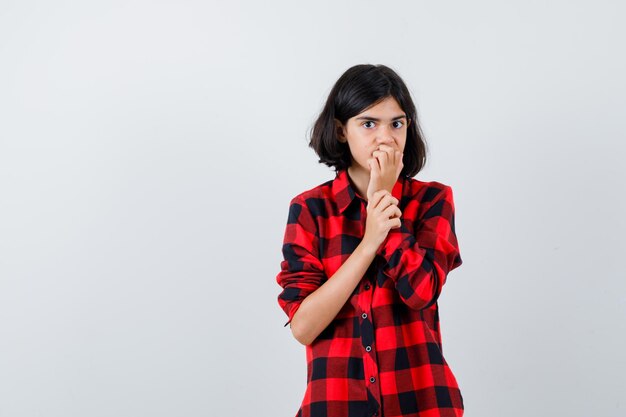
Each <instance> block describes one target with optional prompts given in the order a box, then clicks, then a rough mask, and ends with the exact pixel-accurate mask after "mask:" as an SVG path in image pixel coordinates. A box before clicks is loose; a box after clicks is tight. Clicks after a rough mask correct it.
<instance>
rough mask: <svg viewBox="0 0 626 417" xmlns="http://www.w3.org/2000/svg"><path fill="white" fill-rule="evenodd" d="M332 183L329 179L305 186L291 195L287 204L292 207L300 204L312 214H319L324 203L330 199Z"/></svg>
mask: <svg viewBox="0 0 626 417" xmlns="http://www.w3.org/2000/svg"><path fill="white" fill-rule="evenodd" d="M332 184H333V180H332V179H331V180H327V181H324V182H322V183H320V184H318V185H315V186H313V187H310V188H307V189H306V190H304V191H302V192H300V193H298V194H296V195H295V196H293V197H292V198H291V200H290V202H289V205H290V206H292V207H293V206H294V205H295V206H300V207H301V208H303V209H305V210H308V211H309V212H311V214H313V215H318V214H321V213H320V211H324V209H323V207H324V205H325V204H326V203H327V202H328V201H330V200H331V199H332Z"/></svg>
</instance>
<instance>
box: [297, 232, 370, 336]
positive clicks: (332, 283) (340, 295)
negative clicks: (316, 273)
mask: <svg viewBox="0 0 626 417" xmlns="http://www.w3.org/2000/svg"><path fill="white" fill-rule="evenodd" d="M375 256H376V248H372V247H371V246H370V245H368V244H366V243H365V242H361V244H359V246H357V248H356V249H355V250H354V252H352V254H351V255H350V256H349V257H348V258H347V259H346V261H345V262H344V263H343V265H341V267H340V268H339V269H338V270H337V271H336V272H335V274H334V275H333V276H332V277H330V278H329V279H328V280H326V282H324V284H322V285H321V286H320V287H319V288H318V289H317V290H315V291H313V292H312V293H311V294H309V295H308V296H307V297H306V298H305V299H304V300H302V303H301V304H300V307H299V308H298V310H297V311H296V312H295V314H294V316H293V319H292V321H291V332H292V333H293V335H294V337H295V338H296V340H298V341H299V342H300V343H302V344H303V345H308V344H310V343H312V342H313V341H314V340H315V338H316V337H317V336H319V334H320V333H321V332H322V331H323V330H324V329H325V328H326V327H327V326H328V325H329V324H330V322H331V321H333V319H334V318H335V317H336V316H337V313H339V311H340V310H341V308H342V307H343V306H344V305H345V303H346V301H347V300H348V298H350V295H351V294H352V292H353V291H354V288H355V287H356V286H357V285H358V283H359V282H360V281H361V279H362V278H363V275H365V272H366V271H367V269H368V268H369V266H370V264H371V263H372V261H373V260H374V257H375Z"/></svg>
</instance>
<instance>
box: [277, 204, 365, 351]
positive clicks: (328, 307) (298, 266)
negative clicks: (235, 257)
mask: <svg viewBox="0 0 626 417" xmlns="http://www.w3.org/2000/svg"><path fill="white" fill-rule="evenodd" d="M318 241H319V236H318V232H317V227H316V224H315V221H314V219H313V217H312V216H311V213H310V211H309V209H308V207H307V204H306V202H305V201H300V200H295V199H294V200H292V202H291V205H290V208H289V219H288V222H287V228H286V230H285V238H284V242H283V255H284V260H283V261H282V262H281V271H280V272H279V273H278V275H277V276H276V281H277V282H278V284H279V285H280V286H281V287H283V291H282V292H281V293H280V294H279V296H278V303H279V305H280V306H281V308H282V309H283V310H284V311H285V313H286V314H287V316H288V318H289V320H288V321H287V323H285V326H286V325H287V324H289V323H291V326H290V327H291V332H292V334H293V336H294V338H295V339H296V340H298V341H299V342H300V343H301V344H303V345H308V344H310V343H312V342H313V341H314V340H315V338H317V336H319V334H320V333H321V332H322V331H323V330H324V329H325V328H326V327H327V326H328V325H329V324H330V322H331V321H332V320H333V319H334V318H335V317H336V316H337V313H339V311H340V310H341V308H342V307H343V306H344V305H345V303H346V301H347V300H348V298H350V296H351V294H352V292H353V291H354V288H355V287H356V286H357V285H358V283H359V282H360V281H361V278H362V277H363V275H364V274H365V272H366V271H367V268H368V267H369V265H370V264H371V263H372V260H373V259H374V257H375V256H376V253H375V251H371V250H368V249H367V248H365V247H362V246H361V245H359V246H358V247H357V248H356V249H355V250H354V252H353V253H352V254H351V255H350V257H349V258H347V259H346V261H345V262H344V263H343V264H342V265H341V267H340V268H339V269H338V270H337V271H336V272H335V274H334V275H333V276H332V279H326V276H325V274H324V267H323V265H322V262H321V261H320V260H319V258H318V257H317V256H316V255H314V254H316V253H318V252H319V246H318Z"/></svg>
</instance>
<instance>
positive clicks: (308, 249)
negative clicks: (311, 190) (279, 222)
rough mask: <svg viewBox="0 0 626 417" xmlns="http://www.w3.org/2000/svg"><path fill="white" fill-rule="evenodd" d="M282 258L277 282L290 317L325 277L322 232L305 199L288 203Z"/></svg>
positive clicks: (282, 306)
mask: <svg viewBox="0 0 626 417" xmlns="http://www.w3.org/2000/svg"><path fill="white" fill-rule="evenodd" d="M282 252H283V261H282V262H281V264H280V267H281V270H280V272H279V273H278V275H277V276H276V282H277V283H278V284H279V285H280V286H281V287H282V288H283V291H282V292H281V293H280V294H279V295H278V304H279V305H280V307H281V308H282V309H283V310H284V311H285V313H286V314H287V317H288V318H289V320H287V322H286V323H285V325H284V326H283V327H285V326H287V324H289V323H291V319H292V318H293V316H294V314H295V313H296V311H297V310H298V308H299V307H300V304H301V303H302V300H304V299H305V298H306V297H307V296H308V295H309V294H311V293H312V292H313V291H315V290H316V289H317V288H319V287H320V286H321V285H322V283H323V281H325V280H326V275H325V273H324V266H323V264H322V262H321V261H320V259H319V258H318V255H316V254H318V253H319V234H318V232H317V225H316V222H315V220H314V219H313V216H312V215H311V212H310V210H309V208H308V206H307V204H306V202H305V201H303V200H301V199H298V198H297V197H296V198H294V199H292V201H291V203H290V206H289V216H288V219H287V226H286V228H285V237H284V240H283V247H282Z"/></svg>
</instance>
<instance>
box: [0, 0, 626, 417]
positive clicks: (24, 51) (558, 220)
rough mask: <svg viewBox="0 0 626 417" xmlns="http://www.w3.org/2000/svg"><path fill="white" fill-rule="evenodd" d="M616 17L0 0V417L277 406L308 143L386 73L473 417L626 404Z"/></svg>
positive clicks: (463, 6) (326, 175) (284, 406)
mask: <svg viewBox="0 0 626 417" xmlns="http://www.w3.org/2000/svg"><path fill="white" fill-rule="evenodd" d="M625 11H626V7H625V6H624V5H623V3H621V2H617V1H593V2H592V1H587V2H583V1H553V2H538V1H531V2H528V1H524V2H521V1H520V2H498V1H478V2H464V1H454V2H445V3H441V2H425V1H418V2H415V1H399V2H385V3H384V2H372V1H351V2H347V1H346V2H335V1H316V2H314V3H312V2H309V3H302V2H288V1H274V2H255V1H248V2H234V1H229V2H213V3H207V2H204V1H182V0H176V1H159V2H149V1H118V2H112V1H101V2H92V1H74V2H69V1H65V2H63V1H55V2H48V1H38V2H37V1H6V0H3V1H1V2H0V60H1V61H0V173H1V175H0V211H1V212H0V251H1V252H0V416H2V417H5V416H6V417H23V416H29V417H30V416H46V417H53V416H62V417H69V416H77V417H78V416H80V417H83V416H90V417H98V416H116V417H121V416H148V415H150V416H181V415H184V416H241V415H252V414H254V415H255V416H268V417H269V416H292V415H295V412H296V410H297V408H298V406H299V404H300V402H301V400H302V395H303V394H304V388H305V383H306V381H305V378H306V360H305V356H304V354H305V350H304V346H302V345H300V344H299V343H298V342H297V341H295V340H294V339H293V338H292V336H291V333H290V330H289V328H288V327H283V324H284V322H285V321H286V316H285V314H284V312H283V311H282V310H280V308H279V306H278V303H277V300H276V297H277V295H278V294H279V292H280V290H281V288H280V287H279V286H278V285H277V284H276V282H275V276H276V274H277V273H278V271H279V264H280V261H281V252H280V249H281V243H282V238H283V232H284V227H285V224H286V220H287V209H288V203H289V201H290V199H291V197H293V196H294V195H296V194H297V193H299V192H301V191H303V190H305V189H308V188H311V187H313V186H315V185H318V184H319V183H321V182H324V181H327V180H329V179H332V178H333V176H334V174H333V172H332V170H331V169H329V168H327V167H326V166H324V165H321V164H318V163H317V157H316V155H315V154H314V153H313V151H312V150H311V149H309V148H308V147H307V141H306V140H307V138H306V134H307V132H308V130H309V128H310V127H311V124H312V122H313V120H314V119H315V116H316V115H317V113H318V112H319V110H320V109H321V107H322V105H323V102H324V100H325V98H326V96H327V94H328V93H329V91H330V88H331V86H332V84H333V83H334V82H335V80H336V79H337V78H338V77H339V76H340V75H341V73H343V71H345V70H346V69H347V68H349V67H350V66H352V65H355V64H359V63H372V64H385V65H388V66H390V67H392V68H394V69H395V70H396V71H397V72H398V73H399V74H400V75H401V76H402V77H403V78H404V80H405V81H406V83H407V84H408V86H409V88H410V89H411V91H412V93H413V97H414V99H415V102H416V104H417V107H418V112H419V115H420V117H421V122H422V125H423V129H424V131H425V133H426V137H427V140H428V144H429V162H428V165H427V167H426V169H425V170H424V171H422V172H421V173H420V174H418V176H417V177H416V178H418V179H421V180H437V181H441V182H444V183H446V184H449V185H451V186H452V188H453V191H454V195H455V203H456V210H457V211H456V227H457V235H458V239H459V242H460V249H461V254H462V258H463V260H464V264H463V265H462V266H461V267H460V268H459V269H458V270H455V271H454V272H452V273H451V274H450V276H449V280H448V282H447V284H446V287H445V290H444V292H443V294H442V296H441V298H440V314H441V320H442V322H441V325H442V334H443V348H444V354H445V356H446V358H447V360H448V362H449V363H450V365H451V367H452V369H453V371H454V372H455V375H456V376H457V379H458V381H459V384H460V386H461V389H462V392H463V394H464V399H465V405H466V415H467V416H468V417H491V416H493V417H496V416H502V415H507V416H512V417H514V416H520V417H521V416H554V415H567V416H572V417H578V416H580V417H583V416H584V417H587V416H590V415H593V416H597V417H600V416H602V417H617V416H623V415H625V414H626V402H625V400H624V393H625V392H626V377H625V376H624V375H625V374H626V360H625V359H624V355H623V352H624V351H625V350H626V340H625V339H626V337H625V335H626V320H625V318H626V284H625V282H626V280H625V279H624V278H625V273H624V269H623V266H622V264H623V260H624V257H625V253H626V245H625V243H624V234H625V233H626V225H625V221H624V213H625V212H626V207H625V198H624V179H625V178H626V169H625V168H624V165H625V163H624V157H625V156H626V155H625V145H624V142H625V139H626V135H625V133H626V123H625V120H626V118H625V111H624V110H625V109H626V82H625V80H624V75H623V74H624V73H626V68H625V67H626V65H625V64H626V60H625V58H624V54H623V51H624V42H623V40H624V39H626V29H625V28H624V25H623V21H624V12H625Z"/></svg>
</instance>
